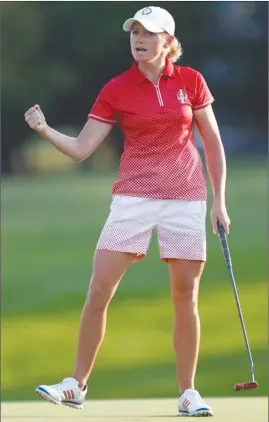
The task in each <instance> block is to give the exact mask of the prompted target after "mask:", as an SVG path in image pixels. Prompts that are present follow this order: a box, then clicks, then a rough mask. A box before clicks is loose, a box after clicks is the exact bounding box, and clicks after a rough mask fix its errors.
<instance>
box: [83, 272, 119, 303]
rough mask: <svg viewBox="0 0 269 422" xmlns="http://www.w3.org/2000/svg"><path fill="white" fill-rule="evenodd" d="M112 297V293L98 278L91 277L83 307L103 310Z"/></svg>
mask: <svg viewBox="0 0 269 422" xmlns="http://www.w3.org/2000/svg"><path fill="white" fill-rule="evenodd" d="M112 296H113V292H112V291H111V289H109V288H108V287H107V286H106V284H105V283H104V282H103V281H102V280H101V279H100V278H96V277H93V278H92V279H91V283H90V287H89V291H88V295H87V298H86V304H85V305H86V307H88V308H91V309H96V310H104V309H105V308H106V307H107V306H108V304H109V302H110V300H111V299H112Z"/></svg>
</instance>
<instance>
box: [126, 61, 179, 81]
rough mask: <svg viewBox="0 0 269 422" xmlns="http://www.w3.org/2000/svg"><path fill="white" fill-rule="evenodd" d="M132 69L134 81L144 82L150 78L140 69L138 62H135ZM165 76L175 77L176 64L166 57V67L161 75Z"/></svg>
mask: <svg viewBox="0 0 269 422" xmlns="http://www.w3.org/2000/svg"><path fill="white" fill-rule="evenodd" d="M130 70H131V75H132V80H133V81H134V83H137V84H142V83H143V82H145V81H147V80H148V79H147V77H146V76H145V75H144V74H143V73H142V72H140V70H139V69H138V63H137V62H133V64H132V67H131V69H130ZM163 76H165V77H168V78H174V76H175V68H174V65H173V63H171V62H170V60H168V59H166V61H165V67H164V69H163V71H162V74H161V77H163Z"/></svg>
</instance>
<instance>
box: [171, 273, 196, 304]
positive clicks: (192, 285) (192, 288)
mask: <svg viewBox="0 0 269 422" xmlns="http://www.w3.org/2000/svg"><path fill="white" fill-rule="evenodd" d="M198 286H199V281H198V280H191V279H186V280H181V281H180V282H179V283H175V284H174V285H173V286H172V299H173V302H174V304H175V305H180V306H182V305H184V304H185V305H189V304H193V306H196V305H197V302H198V289H199V287H198Z"/></svg>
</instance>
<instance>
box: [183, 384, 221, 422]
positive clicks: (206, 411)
mask: <svg viewBox="0 0 269 422" xmlns="http://www.w3.org/2000/svg"><path fill="white" fill-rule="evenodd" d="M178 416H198V417H199V416H213V410H212V408H211V407H210V406H208V405H207V404H205V402H204V401H203V400H202V398H201V396H200V394H199V393H198V391H197V390H192V389H191V388H189V389H188V390H185V391H184V393H183V394H182V395H181V396H180V397H179V403H178Z"/></svg>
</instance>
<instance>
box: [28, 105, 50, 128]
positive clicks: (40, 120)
mask: <svg viewBox="0 0 269 422" xmlns="http://www.w3.org/2000/svg"><path fill="white" fill-rule="evenodd" d="M24 117H25V121H26V123H28V125H29V126H30V128H31V129H33V130H35V131H36V132H37V133H39V134H40V135H41V134H42V133H44V132H45V129H46V128H47V123H46V119H45V116H44V114H43V113H42V111H41V108H40V107H39V105H35V106H34V107H31V108H29V110H27V111H26V113H25V114H24Z"/></svg>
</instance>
